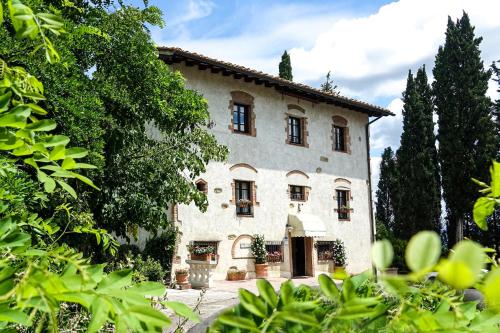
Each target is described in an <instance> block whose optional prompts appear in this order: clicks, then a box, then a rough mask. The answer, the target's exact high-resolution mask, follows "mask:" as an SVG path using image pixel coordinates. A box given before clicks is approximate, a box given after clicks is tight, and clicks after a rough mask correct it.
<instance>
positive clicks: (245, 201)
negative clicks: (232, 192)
mask: <svg viewBox="0 0 500 333" xmlns="http://www.w3.org/2000/svg"><path fill="white" fill-rule="evenodd" d="M251 204H252V201H250V200H248V199H240V200H238V206H239V207H240V208H246V207H250V205H251Z"/></svg>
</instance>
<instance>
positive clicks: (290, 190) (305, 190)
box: [288, 184, 311, 202]
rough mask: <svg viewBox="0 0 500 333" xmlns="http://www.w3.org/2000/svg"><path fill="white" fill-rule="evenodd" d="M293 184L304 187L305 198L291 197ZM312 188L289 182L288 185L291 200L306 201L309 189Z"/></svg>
mask: <svg viewBox="0 0 500 333" xmlns="http://www.w3.org/2000/svg"><path fill="white" fill-rule="evenodd" d="M292 186H300V187H303V188H304V199H292V197H291V195H292V189H291V187H292ZM310 190H311V188H310V187H309V186H304V185H295V184H289V185H288V199H289V200H290V201H297V202H306V201H307V200H308V199H309V191H310Z"/></svg>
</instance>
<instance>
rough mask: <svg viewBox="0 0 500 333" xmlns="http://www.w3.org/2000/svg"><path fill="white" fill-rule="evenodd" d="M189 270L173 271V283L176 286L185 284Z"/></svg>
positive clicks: (179, 269)
mask: <svg viewBox="0 0 500 333" xmlns="http://www.w3.org/2000/svg"><path fill="white" fill-rule="evenodd" d="M188 274H189V270H188V269H187V268H178V269H176V270H175V281H176V282H177V284H186V283H187V278H188Z"/></svg>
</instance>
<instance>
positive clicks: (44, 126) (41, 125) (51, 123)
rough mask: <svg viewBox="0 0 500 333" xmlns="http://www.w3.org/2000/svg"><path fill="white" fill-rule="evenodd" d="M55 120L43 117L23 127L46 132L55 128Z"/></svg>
mask: <svg viewBox="0 0 500 333" xmlns="http://www.w3.org/2000/svg"><path fill="white" fill-rule="evenodd" d="M56 126H57V124H56V122H55V120H52V119H43V120H39V121H36V122H34V123H31V124H29V125H27V126H26V127H25V128H26V129H29V130H32V131H35V132H47V131H52V130H53V129H54V128H56Z"/></svg>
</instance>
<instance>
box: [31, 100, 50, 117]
mask: <svg viewBox="0 0 500 333" xmlns="http://www.w3.org/2000/svg"><path fill="white" fill-rule="evenodd" d="M26 106H27V107H29V108H30V109H31V110H32V111H33V113H36V114H39V115H42V116H44V115H46V114H47V113H48V112H47V111H45V110H44V109H43V108H42V107H40V106H39V105H37V104H33V103H29V104H26Z"/></svg>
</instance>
